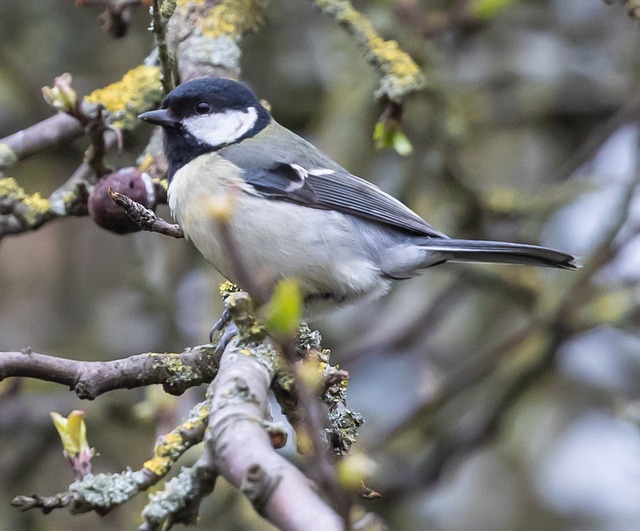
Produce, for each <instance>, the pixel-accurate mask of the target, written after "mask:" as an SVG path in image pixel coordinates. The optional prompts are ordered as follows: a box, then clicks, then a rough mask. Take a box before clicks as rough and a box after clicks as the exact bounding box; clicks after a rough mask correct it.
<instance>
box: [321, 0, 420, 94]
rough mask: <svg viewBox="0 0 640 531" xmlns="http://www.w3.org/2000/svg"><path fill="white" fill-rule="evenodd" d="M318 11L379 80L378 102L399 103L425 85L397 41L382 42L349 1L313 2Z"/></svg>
mask: <svg viewBox="0 0 640 531" xmlns="http://www.w3.org/2000/svg"><path fill="white" fill-rule="evenodd" d="M314 2H315V4H316V5H317V6H318V7H319V8H320V10H321V11H323V12H324V13H327V14H328V15H331V16H332V17H333V18H335V19H336V21H337V22H338V24H340V25H341V26H342V27H343V28H344V29H345V30H346V31H347V33H348V34H349V35H351V36H352V37H353V38H354V40H355V41H356V44H357V45H358V46H359V47H360V49H362V50H363V51H364V55H365V58H366V60H367V61H368V62H369V64H371V66H373V68H374V69H375V70H376V71H377V72H378V73H379V74H380V75H381V76H382V80H381V82H380V87H379V88H378V91H377V92H376V96H377V97H378V98H386V99H388V100H389V101H391V102H395V103H402V100H403V99H404V98H406V97H407V96H408V95H409V94H412V93H414V92H417V91H419V90H422V89H424V88H425V87H426V85H427V79H426V78H425V76H424V74H423V73H422V71H421V70H420V68H419V67H418V65H416V63H415V62H414V61H413V59H412V58H411V57H410V56H409V54H407V53H406V52H404V51H402V50H401V49H400V47H399V46H398V43H397V42H396V41H386V40H384V39H383V38H382V37H381V36H380V35H379V34H378V33H377V32H376V31H375V29H374V28H373V25H372V24H371V21H370V20H369V19H368V18H367V17H365V16H364V15H363V14H362V13H360V12H358V11H357V10H356V9H355V8H354V7H353V5H352V4H351V2H350V1H349V0H314Z"/></svg>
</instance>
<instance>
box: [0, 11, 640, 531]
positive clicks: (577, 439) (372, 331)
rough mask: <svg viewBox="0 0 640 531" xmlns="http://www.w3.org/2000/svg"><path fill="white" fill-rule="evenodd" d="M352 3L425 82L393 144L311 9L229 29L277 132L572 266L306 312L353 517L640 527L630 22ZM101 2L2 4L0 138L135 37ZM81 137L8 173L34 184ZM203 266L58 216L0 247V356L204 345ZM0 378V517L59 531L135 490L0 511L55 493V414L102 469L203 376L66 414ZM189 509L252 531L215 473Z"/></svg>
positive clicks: (418, 522) (144, 440) (63, 172)
mask: <svg viewBox="0 0 640 531" xmlns="http://www.w3.org/2000/svg"><path fill="white" fill-rule="evenodd" d="M355 5H356V6H357V7H358V8H359V9H361V10H362V11H364V12H365V13H366V14H367V16H369V17H370V19H371V20H372V22H373V23H374V25H375V26H376V28H377V29H378V30H379V31H380V32H381V33H382V34H383V35H384V36H385V37H387V38H392V39H396V40H398V42H399V43H400V45H401V46H402V47H403V49H404V50H406V51H407V52H409V53H410V54H411V55H412V56H413V57H414V58H415V60H416V61H417V62H418V63H419V64H420V66H421V67H422V68H423V69H424V71H425V73H426V75H427V77H428V79H429V87H428V90H426V91H424V92H423V93H421V94H418V95H415V96H413V97H411V98H410V99H409V100H408V101H407V102H406V105H405V108H404V122H403V125H404V130H405V132H406V134H407V136H408V137H409V139H410V141H411V143H412V144H413V148H414V151H413V154H411V155H410V156H407V157H401V156H399V155H398V154H396V153H394V152H393V151H391V150H384V151H379V150H375V148H374V142H373V140H372V132H373V126H374V124H375V122H376V119H377V118H378V116H379V115H380V113H381V112H382V110H383V106H381V105H380V104H379V103H377V102H376V101H375V100H374V98H373V92H374V90H375V88H376V86H377V83H378V78H377V76H376V74H375V73H374V72H373V71H372V70H371V69H370V68H369V67H368V65H367V64H366V62H365V61H364V59H363V58H362V56H361V54H360V53H359V51H358V50H357V49H356V47H355V45H354V43H353V42H352V41H351V40H350V38H349V37H348V36H347V35H346V34H345V33H344V32H343V31H342V30H341V29H340V28H338V27H337V26H336V24H335V23H334V22H333V21H332V20H331V19H329V18H327V17H325V16H322V15H321V14H320V13H319V12H318V11H317V10H316V9H315V8H314V6H313V3H312V2H300V1H295V0H282V1H279V2H271V3H270V4H269V6H268V7H267V10H266V14H265V15H266V16H265V23H264V26H263V28H262V29H261V31H260V32H259V33H258V34H256V35H251V36H248V37H247V38H246V39H245V40H244V41H243V44H242V48H243V78H244V80H246V81H247V82H249V83H250V84H251V85H252V86H253V87H254V89H255V90H256V92H257V93H258V95H259V96H260V97H262V98H265V99H266V100H268V101H269V103H270V104H271V106H272V112H273V114H274V116H275V117H276V119H278V120H279V121H280V122H281V123H283V124H284V125H286V126H287V127H289V128H291V129H294V130H295V131H297V132H299V133H300V134H302V135H303V136H305V137H306V138H307V139H309V140H311V141H312V142H314V143H315V144H317V145H318V146H319V147H321V148H322V149H324V150H325V151H327V152H328V153H329V154H330V155H331V156H332V157H333V158H334V159H336V160H337V161H338V162H339V163H341V164H342V165H343V166H345V167H346V168H348V169H349V170H350V171H352V172H353V173H355V174H357V175H360V176H362V177H364V178H367V179H369V180H371V181H373V182H375V183H376V184H378V185H379V186H381V187H382V188H384V189H385V190H387V191H388V192H390V193H392V194H393V195H395V196H396V197H398V198H400V199H401V200H403V201H404V202H405V203H407V204H408V205H410V206H411V207H412V208H413V209H414V210H415V211H416V212H418V213H419V214H421V215H422V216H423V217H424V218H425V219H427V220H428V221H429V222H430V223H431V224H433V225H434V226H435V227H437V228H438V229H440V230H442V231H444V232H446V233H448V234H450V235H452V236H456V237H468V238H487V239H504V240H511V241H521V242H527V243H541V244H544V245H548V246H553V247H557V248H560V249H562V250H565V251H568V252H572V253H574V254H577V255H580V256H581V257H582V261H583V263H584V264H585V268H584V269H583V270H582V271H581V272H579V273H571V272H564V271H547V270H535V269H529V268H522V267H513V266H498V267H496V266H493V267H489V266H462V265H457V264H447V265H444V266H442V267H438V268H435V269H433V270H429V271H426V272H425V273H424V274H423V275H422V276H421V277H419V278H416V279H413V280H410V281H406V282H402V283H400V284H398V285H397V286H396V289H394V290H393V292H392V293H391V294H390V295H389V296H387V297H386V298H384V299H382V300H381V301H377V302H375V303H367V304H361V305H359V306H354V307H351V308H347V309H345V310H342V311H341V312H339V313H338V314H335V315H332V316H329V317H327V318H325V319H322V320H319V321H317V322H313V323H311V324H312V326H313V327H317V328H318V329H319V330H320V331H321V332H322V334H323V337H324V346H325V347H328V348H331V349H332V351H333V353H332V361H333V363H339V364H340V365H341V367H342V368H346V369H347V370H349V371H350V374H351V383H350V388H349V405H350V407H352V408H353V409H355V410H357V411H360V412H361V413H362V414H363V415H364V417H365V419H366V424H365V425H364V427H363V429H362V434H361V438H360V442H359V443H358V445H357V449H358V450H359V451H362V452H364V453H366V454H368V455H369V456H370V457H371V458H372V459H373V460H374V461H375V462H376V463H377V467H376V469H375V472H374V475H373V477H372V478H371V480H370V481H369V482H368V486H370V487H371V488H374V489H375V490H377V491H379V492H380V493H381V494H382V499H380V500H376V501H371V502H366V505H365V507H366V508H367V509H368V510H371V511H373V512H376V513H378V514H380V515H381V516H382V517H383V518H384V519H385V521H386V522H387V523H388V524H389V526H390V527H391V528H392V529H398V530H415V529H433V530H443V531H449V530H450V531H464V530H511V529H519V530H581V531H582V530H593V531H596V530H603V531H604V530H606V531H632V530H636V529H640V431H639V429H638V427H639V423H640V400H639V399H640V336H639V335H638V324H639V323H640V290H639V289H638V286H637V280H638V279H639V278H640V239H639V238H638V237H637V236H638V233H639V230H640V201H638V199H637V194H636V188H637V183H638V181H639V179H640V159H639V158H638V151H639V146H640V128H639V121H638V120H639V118H640V92H639V87H640V72H639V67H640V59H639V58H640V54H639V53H638V51H639V50H640V28H639V27H638V22H637V21H636V20H633V19H632V18H629V17H628V16H627V13H626V12H625V6H624V5H623V2H615V3H613V5H607V3H605V2H603V1H601V0H578V1H569V0H547V1H539V0H512V1H500V2H498V1H486V0H485V1H445V0H442V1H437V0H376V1H364V0H363V1H356V2H355ZM100 10H101V8H99V7H97V6H87V7H75V6H74V3H73V2H71V1H66V2H56V1H52V0H38V1H36V0H22V1H21V2H11V1H9V0H0V138H2V137H4V136H6V135H8V134H11V133H13V132H15V131H18V130H20V129H22V128H24V127H27V126H29V125H31V124H33V123H35V122H38V121H40V120H42V119H43V118H45V117H47V116H50V115H51V112H52V111H51V110H50V108H49V107H48V106H47V105H46V104H45V103H44V101H43V100H42V97H41V93H40V89H41V87H42V86H45V85H51V84H52V82H53V78H54V77H55V76H57V75H60V74H62V73H63V72H70V73H72V74H73V76H74V87H75V88H76V89H77V90H78V91H79V92H80V93H81V94H88V93H89V92H90V91H92V90H93V89H94V88H97V87H100V86H103V85H106V84H108V83H111V82H113V81H115V80H117V79H119V78H120V77H121V76H122V74H123V73H124V72H126V71H127V70H128V69H129V68H132V67H134V66H136V65H137V64H139V63H140V62H141V61H142V60H143V59H144V57H145V56H146V55H147V54H148V53H149V52H150V50H151V47H152V35H151V34H150V33H149V32H148V31H147V26H148V23H149V20H148V13H146V10H145V9H144V8H139V9H138V10H137V11H134V12H133V19H132V23H131V26H130V28H129V32H128V34H127V35H126V36H125V37H124V38H122V39H113V38H111V37H110V36H109V35H108V34H107V33H106V32H104V31H102V30H101V29H100V27H99V22H98V21H97V15H98V14H99V12H100ZM149 133H150V128H149V127H146V126H145V127H141V128H140V129H139V130H138V131H136V132H135V133H131V134H129V135H128V136H127V137H126V139H125V140H126V143H125V148H126V149H125V151H124V152H123V153H122V154H116V153H112V154H111V156H110V163H111V164H112V165H113V166H124V165H127V164H131V163H133V162H135V158H136V156H137V154H138V153H139V152H140V150H141V149H142V148H143V146H144V145H145V142H146V139H147V138H148V135H149ZM86 146H87V143H86V141H85V140H79V141H77V142H74V143H73V144H71V145H66V146H61V147H59V148H57V149H56V150H54V151H50V152H47V153H43V154H41V155H38V156H36V157H33V158H32V159H29V160H27V161H24V162H22V163H20V164H18V165H16V166H14V167H12V168H11V169H10V171H9V172H8V175H11V176H13V177H15V178H16V179H17V180H18V182H19V183H20V184H21V185H22V186H23V187H24V188H25V189H26V190H27V191H28V192H36V191H40V192H41V193H43V194H48V193H50V192H51V191H53V190H55V189H56V188H57V187H58V186H60V185H61V184H63V183H64V182H65V181H66V180H67V178H68V177H69V175H70V174H71V173H72V172H73V171H74V169H75V168H76V166H77V165H78V164H79V163H80V161H81V160H82V155H83V152H84V149H85V148H86ZM160 213H161V215H164V216H165V217H168V216H169V214H168V212H167V210H166V208H165V209H161V210H160ZM220 280H221V278H220V277H219V276H217V274H216V273H215V272H214V271H213V269H212V268H211V267H210V266H208V265H207V264H206V263H205V262H204V261H203V259H202V258H201V257H200V256H199V255H198V254H197V252H195V251H194V249H192V248H191V246H190V245H189V244H188V243H187V242H185V241H182V240H173V239H170V238H167V237H163V236H159V235H156V234H135V235H132V236H117V235H114V234H111V233H108V232H106V231H104V230H102V229H101V228H99V227H98V226H96V225H95V224H93V222H92V221H91V219H89V218H75V219H66V220H61V221H56V222H53V223H50V224H48V225H46V226H45V227H43V228H42V229H40V230H38V231H36V232H34V233H28V234H23V235H19V236H17V237H9V238H5V239H4V240H2V242H1V243H0V351H13V350H19V349H20V348H23V347H26V346H30V347H32V348H33V350H34V351H37V352H42V353H47V354H54V355H59V356H64V357H70V358H77V359H87V360H106V359H114V358H118V357H123V356H126V355H130V354H135V353H139V352H147V351H154V350H157V351H180V350H182V349H183V348H184V347H185V346H189V345H195V344H200V343H204V342H206V340H207V335H208V332H209V329H210V327H211V324H212V323H213V322H214V321H215V320H216V319H217V318H218V316H219V314H220V311H221V304H220V302H219V300H218V297H217V291H218V289H217V286H218V283H219V282H220ZM0 393H2V395H1V396H0V500H1V501H0V529H7V530H9V529H10V530H36V529H37V530H41V529H60V528H65V529H69V530H73V529H86V528H88V527H89V526H91V527H98V526H99V527H100V528H104V529H132V528H135V527H136V526H137V525H138V523H139V516H138V515H139V513H140V510H141V508H142V507H143V506H144V504H145V499H144V496H139V497H138V498H137V499H136V500H135V501H134V502H133V503H129V504H127V505H126V506H124V507H122V508H119V509H117V510H115V511H114V512H113V513H111V514H109V515H107V516H106V517H105V518H103V519H102V520H100V519H99V517H98V516H96V515H95V514H88V515H82V516H79V517H71V516H70V515H69V514H68V513H67V512H65V511H56V512H54V513H52V514H50V515H47V516H43V515H41V514H39V513H25V514H22V513H19V512H18V511H17V510H15V509H13V508H11V507H10V506H9V501H10V500H11V499H12V498H13V497H14V496H15V495H17V494H31V493H34V492H36V493H38V494H43V495H48V494H53V493H55V492H59V491H63V490H65V489H66V487H67V486H68V484H69V482H70V481H72V473H71V471H70V470H69V467H68V466H67V464H66V462H65V461H64V458H63V457H62V455H61V448H60V444H59V441H58V440H57V435H56V433H55V431H54V428H53V425H52V423H51V421H50V419H49V412H50V411H58V412H60V413H62V414H64V415H67V414H68V413H69V412H70V411H71V410H73V409H85V410H86V411H87V425H88V430H89V441H90V443H91V444H92V446H94V447H95V448H96V449H97V451H98V452H99V453H100V457H98V458H96V459H95V460H94V468H95V470H96V471H105V472H106V471H111V472H115V471H119V470H123V469H124V468H126V467H127V466H131V467H132V468H134V469H136V468H139V467H140V466H141V465H142V463H143V462H144V460H145V459H146V458H147V457H148V456H149V454H150V452H151V450H152V448H153V443H154V441H155V439H156V437H157V435H158V434H161V433H164V432H166V431H167V430H169V429H171V428H172V427H173V426H174V425H175V424H176V423H177V422H178V420H179V419H180V418H181V416H182V415H183V414H184V413H185V412H186V411H188V409H189V407H190V406H191V404H193V403H194V401H196V400H198V398H200V396H201V393H202V390H192V391H190V392H189V393H187V395H186V396H185V397H181V398H179V399H175V398H172V397H164V396H163V395H162V392H161V391H158V390H155V389H149V390H146V391H145V390H136V391H118V392H114V393H111V394H109V395H105V396H102V397H100V398H99V399H97V400H96V401H95V402H91V403H88V402H80V401H79V400H78V399H76V397H75V395H71V394H70V393H69V392H68V391H66V390H65V389H62V388H60V387H59V386H55V385H51V384H45V383H41V382H35V381H5V382H2V383H0ZM285 451H287V450H285ZM288 452H289V453H290V454H291V453H292V452H291V450H288ZM191 458H192V457H191ZM189 459H190V456H189V455H187V456H186V457H185V462H188V461H189ZM209 500H210V501H209V503H207V504H204V505H203V507H204V510H203V515H202V520H201V524H200V527H202V528H209V529H213V528H215V529H221V530H222V529H234V530H243V529H248V530H251V529H270V528H269V526H268V525H266V524H264V523H261V522H260V521H259V520H258V519H257V518H255V517H254V516H253V515H252V510H251V509H250V508H248V506H247V503H246V502H245V501H244V499H243V498H242V496H240V495H238V494H237V493H236V491H235V490H233V489H231V488H229V487H227V486H225V485H224V484H223V482H220V483H219V484H218V485H217V487H216V491H215V492H214V494H213V496H212V497H211V498H209Z"/></svg>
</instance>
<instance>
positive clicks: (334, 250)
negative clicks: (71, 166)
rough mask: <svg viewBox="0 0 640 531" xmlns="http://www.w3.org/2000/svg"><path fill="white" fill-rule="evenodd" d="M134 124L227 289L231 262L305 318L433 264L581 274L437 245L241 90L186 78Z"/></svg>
mask: <svg viewBox="0 0 640 531" xmlns="http://www.w3.org/2000/svg"><path fill="white" fill-rule="evenodd" d="M139 117H140V119H141V120H144V121H146V122H148V123H151V124H155V125H158V126H161V127H162V128H163V129H164V151H165V155H166V158H167V161H168V180H169V187H168V194H167V195H168V203H169V207H170V210H171V213H172V216H173V217H174V219H175V220H176V221H177V223H178V224H179V225H180V226H181V227H182V230H183V232H184V234H185V236H186V238H187V239H188V240H190V241H191V242H192V243H193V244H194V245H195V247H196V248H197V249H198V250H199V252H200V253H201V254H202V255H203V256H204V258H205V259H206V260H207V261H208V262H209V263H211V264H212V265H213V266H214V267H215V268H216V269H217V270H218V271H219V272H220V273H221V274H222V275H223V276H224V277H226V278H227V279H229V280H231V281H232V282H238V281H239V280H240V278H241V276H242V275H240V272H239V270H238V269H239V264H238V262H239V261H240V262H241V265H242V266H243V267H244V268H245V269H246V270H247V271H248V272H249V273H250V275H251V277H252V278H253V279H254V281H255V282H256V283H257V282H260V283H261V284H262V285H265V286H269V287H270V289H272V288H273V286H275V284H276V283H277V282H278V281H280V280H282V279H289V278H290V279H294V280H295V281H296V282H297V283H298V285H299V287H300V291H301V294H302V297H303V301H304V308H305V316H315V315H317V314H322V313H325V312H326V311H327V309H332V308H335V307H339V306H343V305H346V304H350V303H353V302H356V301H358V300H362V299H373V298H377V297H380V296H382V295H384V294H385V293H386V292H387V291H388V290H389V289H390V287H391V285H392V284H393V283H394V282H395V281H398V280H405V279H409V278H411V277H414V276H416V275H417V274H419V273H420V272H421V271H422V270H424V269H427V268H429V267H432V266H436V265H439V264H442V263H444V262H484V263H507V264H521V265H529V266H542V267H549V268H558V269H566V270H575V269H577V268H579V267H580V265H579V263H578V261H577V258H576V257H575V256H573V255H571V254H568V253H565V252H562V251H557V250H554V249H550V248H546V247H540V246H536V245H528V244H521V243H510V242H501V241H482V240H468V239H455V238H450V237H448V236H447V235H445V234H444V233H442V232H440V231H439V230H437V229H435V228H433V227H432V226H431V225H430V224H429V223H427V222H426V221H425V220H424V219H422V218H421V217H420V216H419V215H418V214H416V213H415V212H413V211H412V210H411V209H410V208H409V207H407V206H405V205H404V204H403V203H402V202H400V201H399V200H397V199H395V198H394V197H392V196H391V195H389V194H387V193H386V192H384V191H383V190H381V189H380V188H378V187H377V186H375V185H374V184H372V183H370V182H368V181H366V180H365V179H362V178H360V177H357V176H355V175H353V174H351V173H350V172H349V171H348V170H346V169H345V168H343V167H342V166H340V165H339V164H338V163H337V162H335V161H334V160H332V159H331V158H330V157H329V156H328V155H326V154H325V153H323V152H322V151H321V150H320V149H318V148H317V147H315V146H314V145H312V144H311V143H309V142H307V141H306V140H304V139H303V138H302V137H300V136H298V135H297V134H295V133H294V132H292V131H290V130H289V129H287V128H285V127H284V126H282V125H280V124H279V123H278V122H276V121H275V120H274V118H273V117H272V116H271V114H270V113H269V111H268V110H267V109H266V108H265V106H264V105H262V103H261V102H260V100H259V99H258V97H257V96H256V94H255V93H254V92H253V90H252V89H251V88H249V86H247V85H246V84H244V83H241V82H238V81H235V80H232V79H227V78H221V77H216V78H200V79H195V80H192V81H188V82H186V83H184V84H182V85H179V86H178V87H177V88H175V89H173V90H172V91H171V92H170V93H169V94H168V95H167V96H166V98H165V99H164V102H163V104H162V107H161V108H160V109H156V110H151V111H147V112H144V113H142V114H140V115H139ZM221 204H223V205H230V207H229V212H228V216H226V217H224V219H223V217H221V216H220V215H216V212H217V210H216V208H215V205H221ZM223 225H224V226H223ZM223 231H226V232H225V234H226V235H227V236H228V238H227V239H225V237H224V234H223ZM227 240H228V241H227ZM229 242H230V243H231V244H232V245H233V247H234V248H233V249H229V248H228V244H229ZM231 251H233V252H231ZM240 287H241V288H243V287H244V289H248V287H247V286H242V285H241V286H240Z"/></svg>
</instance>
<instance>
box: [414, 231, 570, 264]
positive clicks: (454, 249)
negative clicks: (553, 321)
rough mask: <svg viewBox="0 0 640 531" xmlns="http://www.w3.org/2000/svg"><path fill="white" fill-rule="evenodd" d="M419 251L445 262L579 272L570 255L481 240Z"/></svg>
mask: <svg viewBox="0 0 640 531" xmlns="http://www.w3.org/2000/svg"><path fill="white" fill-rule="evenodd" d="M421 247H422V248H424V249H426V250H429V251H434V252H441V253H444V255H445V257H446V260H447V261H449V262H486V263H503V264H522V265H534V266H541V267H555V268H559V269H579V268H580V267H581V266H580V264H578V263H577V258H576V257H575V256H573V255H571V254H567V253H563V252H562V251H556V250H555V249H549V248H547V247H539V246H537V245H526V244H524V243H508V242H491V241H482V240H455V239H444V238H443V239H433V240H431V241H429V243H427V244H425V245H423V246H421Z"/></svg>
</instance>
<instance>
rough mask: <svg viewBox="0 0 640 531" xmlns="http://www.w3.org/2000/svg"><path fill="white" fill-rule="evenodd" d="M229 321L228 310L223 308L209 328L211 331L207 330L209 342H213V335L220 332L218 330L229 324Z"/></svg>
mask: <svg viewBox="0 0 640 531" xmlns="http://www.w3.org/2000/svg"><path fill="white" fill-rule="evenodd" d="M230 321H231V314H230V313H229V310H227V309H225V310H224V311H223V312H222V315H221V316H220V319H218V320H217V321H216V322H215V324H214V325H213V327H212V328H211V332H209V343H213V336H214V335H215V334H216V332H220V330H222V329H223V328H224V327H225V326H226V325H227V324H229V322H230Z"/></svg>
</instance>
